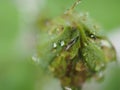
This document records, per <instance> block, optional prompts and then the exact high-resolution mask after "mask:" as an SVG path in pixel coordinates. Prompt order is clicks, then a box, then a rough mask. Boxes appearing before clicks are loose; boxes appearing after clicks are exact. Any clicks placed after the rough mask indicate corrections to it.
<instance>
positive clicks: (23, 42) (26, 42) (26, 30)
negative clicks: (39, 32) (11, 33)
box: [13, 0, 45, 56]
mask: <svg viewBox="0 0 120 90" xmlns="http://www.w3.org/2000/svg"><path fill="white" fill-rule="evenodd" d="M44 1H45V0H13V2H14V3H15V5H16V7H17V8H18V11H19V32H18V35H17V36H18V37H17V39H16V45H15V46H16V48H17V51H19V52H20V54H22V55H23V56H26V55H30V54H32V53H33V52H34V47H35V40H36V37H35V32H34V31H35V30H34V29H35V28H34V26H33V25H34V23H35V21H36V19H37V18H38V15H39V14H40V10H41V9H42V7H43V6H44ZM31 51H33V52H32V53H31Z"/></svg>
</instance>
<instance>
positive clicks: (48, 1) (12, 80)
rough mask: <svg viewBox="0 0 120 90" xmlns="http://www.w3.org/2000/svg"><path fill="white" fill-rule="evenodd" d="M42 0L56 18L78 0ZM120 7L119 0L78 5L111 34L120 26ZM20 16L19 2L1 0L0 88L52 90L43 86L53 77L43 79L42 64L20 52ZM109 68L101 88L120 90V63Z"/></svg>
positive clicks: (86, 2)
mask: <svg viewBox="0 0 120 90" xmlns="http://www.w3.org/2000/svg"><path fill="white" fill-rule="evenodd" d="M39 1H41V0H39ZM43 1H44V2H45V5H44V9H43V10H47V11H48V13H49V14H48V15H49V16H51V17H53V18H54V17H55V16H59V15H61V14H63V12H64V11H65V10H66V9H68V8H69V7H70V6H71V5H72V4H73V2H74V1H75V0H69V1H68V0H43ZM26 4H27V3H26ZM21 6H22V5H21ZM119 9H120V0H83V1H82V3H81V4H80V5H79V6H77V7H76V11H79V12H81V11H83V12H89V13H90V16H91V17H92V18H93V19H94V20H95V21H97V22H99V23H100V24H101V25H102V26H103V28H104V29H105V32H108V33H110V31H112V30H114V29H115V28H119V27H120V11H119ZM20 15H21V14H20V12H19V9H18V8H17V5H16V4H15V3H14V2H13V1H12V0H11V1H10V0H0V90H50V89H43V88H42V86H43V84H46V82H47V81H48V80H49V79H50V80H51V78H50V77H48V76H46V77H47V78H46V79H44V77H45V75H42V72H41V69H40V68H39V66H38V65H36V63H35V62H33V61H32V60H31V54H26V55H24V54H21V53H20V52H21V51H24V48H22V47H20V50H21V51H19V49H16V47H19V45H18V44H16V40H17V38H18V35H19V32H20V23H21V22H19V20H20V17H21V16H20ZM25 32H26V31H25ZM114 32H115V31H114ZM18 40H19V39H18ZM17 42H20V41H17ZM16 45H18V46H16ZM31 52H32V51H31ZM110 67H111V66H110ZM108 71H109V73H107V74H106V76H107V77H108V78H106V79H105V81H104V82H103V83H102V85H101V87H102V89H101V87H100V90H120V86H119V83H120V77H119V76H120V75H119V74H120V67H119V65H118V66H117V65H114V66H113V68H110V70H108ZM110 71H112V72H110ZM43 76H44V77H43ZM53 81H54V80H53ZM50 85H51V84H50ZM47 86H48V85H47ZM52 87H53V89H51V90H54V84H53V85H51V88H52ZM97 90H98V89H97Z"/></svg>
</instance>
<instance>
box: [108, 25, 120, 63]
mask: <svg viewBox="0 0 120 90" xmlns="http://www.w3.org/2000/svg"><path fill="white" fill-rule="evenodd" d="M108 37H109V39H110V40H111V42H112V44H113V45H114V47H115V49H116V52H117V58H118V60H119V62H120V27H119V28H117V29H114V30H112V32H110V33H109V35H108Z"/></svg>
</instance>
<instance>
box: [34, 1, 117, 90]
mask: <svg viewBox="0 0 120 90" xmlns="http://www.w3.org/2000/svg"><path fill="white" fill-rule="evenodd" d="M79 2H80V0H78V1H77V2H75V3H74V4H73V6H72V7H71V8H70V9H69V10H67V11H66V12H65V13H64V14H63V15H62V16H60V17H56V18H55V19H47V18H41V19H40V20H38V22H37V25H38V26H39V31H38V42H37V55H36V58H37V59H36V60H37V61H38V62H39V64H40V66H41V67H42V68H43V69H44V70H46V71H50V72H52V73H53V75H54V76H55V77H56V78H58V79H59V80H60V82H61V86H62V87H63V90H81V88H82V85H83V84H84V82H85V81H86V80H88V79H90V78H92V77H94V78H96V80H100V79H102V78H103V71H104V69H105V67H106V66H107V63H109V62H111V61H114V60H116V52H115V49H114V47H113V46H112V44H111V42H110V41H109V40H108V39H107V38H106V37H105V35H103V33H101V28H99V26H97V25H96V24H95V23H94V22H93V21H92V20H91V19H90V17H89V15H88V13H76V12H74V10H73V9H74V7H75V6H76V5H77V4H78V3H79ZM34 59H35V57H34Z"/></svg>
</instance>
